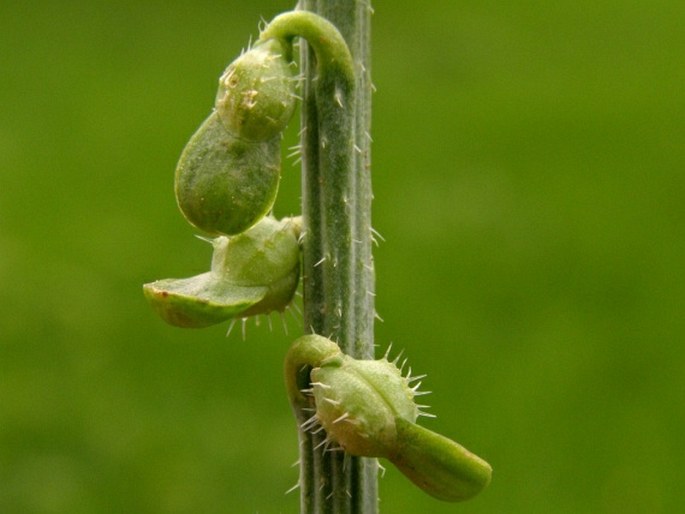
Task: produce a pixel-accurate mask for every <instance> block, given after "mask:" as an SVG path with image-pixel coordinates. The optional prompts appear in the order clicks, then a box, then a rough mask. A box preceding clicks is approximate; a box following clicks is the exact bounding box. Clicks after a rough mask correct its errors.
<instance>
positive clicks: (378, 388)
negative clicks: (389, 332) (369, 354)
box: [285, 335, 492, 501]
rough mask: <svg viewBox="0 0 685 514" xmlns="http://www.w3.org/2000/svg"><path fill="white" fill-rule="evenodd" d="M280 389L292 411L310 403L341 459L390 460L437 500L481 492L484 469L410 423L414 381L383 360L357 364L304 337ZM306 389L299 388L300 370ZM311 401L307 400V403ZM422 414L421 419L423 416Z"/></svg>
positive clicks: (487, 470) (486, 476)
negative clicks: (343, 454)
mask: <svg viewBox="0 0 685 514" xmlns="http://www.w3.org/2000/svg"><path fill="white" fill-rule="evenodd" d="M285 369H286V383H287V385H288V393H289V396H290V399H291V402H292V404H293V406H294V407H295V408H296V409H304V408H306V406H307V403H306V399H307V398H306V396H305V395H304V394H303V393H305V394H310V395H311V396H312V397H313V403H314V407H315V409H316V415H315V417H314V418H311V419H309V420H307V421H305V422H304V423H303V425H302V427H303V429H305V430H306V429H310V428H313V427H314V425H315V422H318V423H319V424H320V425H321V426H322V427H323V428H324V429H325V430H326V436H327V440H328V441H329V442H331V443H337V444H339V445H340V446H341V447H342V448H343V449H344V450H345V451H346V452H347V453H349V454H351V455H357V456H363V457H384V458H387V459H388V460H390V461H391V462H392V463H393V464H395V465H396V466H397V468H398V469H399V470H400V471H401V472H402V473H404V474H405V475H406V476H407V477H408V478H409V479H410V480H411V481H412V482H414V484H416V485H418V486H419V487H420V488H421V489H423V490H424V491H426V492H427V493H428V494H430V495H432V496H434V497H435V498H438V499H440V500H443V501H462V500H467V499H469V498H471V497H472V496H474V495H476V494H477V493H479V492H480V491H482V490H483V489H484V488H485V487H486V486H487V485H488V484H489V483H490V479H491V476H492V468H491V467H490V465H489V464H488V463H487V462H485V461H484V460H483V459H481V458H480V457H478V456H476V455H474V454H472V453H471V452H469V451H468V450H466V449H465V448H463V447H462V446H460V445H459V444H457V443H455V442H454V441H452V440H450V439H448V438H446V437H444V436H442V435H439V434H436V433H435V432H432V431H430V430H428V429H426V428H424V427H421V426H419V425H417V424H416V423H415V422H416V419H417V417H418V416H420V415H422V413H421V412H420V410H419V406H418V405H416V403H415V402H414V398H415V396H417V395H418V394H421V393H419V392H417V389H418V387H417V386H414V387H411V386H410V383H412V382H414V381H415V380H416V379H415V378H414V379H412V378H411V377H409V376H406V377H404V376H402V374H401V371H400V370H399V369H398V368H397V366H396V365H395V362H388V360H387V359H386V358H383V359H379V360H357V359H354V358H352V357H350V356H348V355H344V354H343V353H342V352H341V351H340V349H339V348H338V347H337V346H336V345H335V343H333V342H332V341H329V340H328V339H326V338H324V337H321V336H318V335H307V336H303V337H301V338H299V339H298V340H297V341H295V342H294V343H293V345H292V346H291V349H290V351H289V352H288V356H287V357H286V367H285ZM308 369H311V371H310V372H309V375H310V377H309V383H310V384H311V387H309V386H305V388H304V389H303V380H302V379H303V377H302V376H301V373H302V372H303V370H304V371H305V372H306V370H308ZM310 401H311V399H310ZM424 415H426V414H424Z"/></svg>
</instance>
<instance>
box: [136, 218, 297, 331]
mask: <svg viewBox="0 0 685 514" xmlns="http://www.w3.org/2000/svg"><path fill="white" fill-rule="evenodd" d="M297 237H298V227H297V224H296V223H294V222H293V220H291V219H287V220H282V221H277V220H275V219H273V218H270V217H267V218H264V219H263V220H262V221H260V222H259V223H258V224H257V225H255V226H254V227H253V228H251V229H250V230H248V231H246V232H244V233H242V234H238V235H236V236H233V237H230V238H228V237H225V236H221V237H218V238H216V239H214V240H213V241H212V244H213V246H214V253H213V256H212V266H211V269H210V271H209V272H207V273H202V274H201V275H196V276H194V277H190V278H182V279H165V280H158V281H156V282H152V283H149V284H145V285H144V286H143V291H144V293H145V297H146V298H147V299H148V301H149V302H150V304H151V305H152V307H153V308H154V309H155V311H157V313H158V314H159V315H160V316H161V317H162V319H164V320H165V321H166V322H167V323H169V324H171V325H175V326H179V327H187V328H200V327H206V326H209V325H214V324H216V323H221V322H222V321H225V320H227V319H230V318H238V317H239V318H244V317H247V316H253V315H258V314H268V313H270V312H271V311H274V310H276V311H283V310H284V309H285V308H286V307H287V306H288V304H289V303H290V301H291V300H292V297H293V295H294V294H295V290H296V289H297V284H298V282H299V274H300V253H299V247H298V243H297Z"/></svg>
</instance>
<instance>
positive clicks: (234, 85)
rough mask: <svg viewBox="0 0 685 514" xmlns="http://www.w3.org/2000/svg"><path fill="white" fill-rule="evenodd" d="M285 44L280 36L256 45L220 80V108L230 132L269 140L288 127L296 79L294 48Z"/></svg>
mask: <svg viewBox="0 0 685 514" xmlns="http://www.w3.org/2000/svg"><path fill="white" fill-rule="evenodd" d="M285 45H286V44H285V43H284V42H282V41H281V40H278V39H270V40H268V41H264V42H260V43H258V44H256V45H255V46H253V47H252V48H251V49H250V50H248V51H247V52H245V53H244V54H242V55H241V56H240V57H238V58H237V59H236V60H235V61H233V62H232V63H231V64H230V66H229V67H228V68H226V71H225V72H224V74H223V75H222V76H221V78H220V79H219V91H218V92H217V97H216V110H217V112H218V113H219V117H220V118H221V122H222V123H223V124H224V126H225V127H226V129H227V130H228V131H229V132H230V133H232V134H234V135H236V136H238V137H240V138H244V139H248V140H250V141H265V140H268V139H272V138H274V137H275V136H277V135H279V134H280V133H281V132H282V131H283V129H285V126H286V125H287V124H288V121H290V118H291V117H292V115H293V112H294V110H295V99H296V96H295V83H296V81H295V77H294V75H293V72H292V69H291V63H290V61H289V59H287V58H286V57H287V55H288V54H289V53H290V52H291V50H290V49H289V48H286V47H285ZM288 46H289V45H288Z"/></svg>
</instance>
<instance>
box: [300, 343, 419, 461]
mask: <svg viewBox="0 0 685 514" xmlns="http://www.w3.org/2000/svg"><path fill="white" fill-rule="evenodd" d="M311 377H312V383H313V384H324V385H322V386H321V385H319V386H315V387H314V399H315V401H316V408H317V410H316V415H317V417H318V419H319V422H320V423H321V425H322V426H323V427H324V428H325V429H326V433H327V434H328V436H329V437H330V438H331V440H333V441H335V442H337V443H338V444H339V445H340V446H342V447H343V448H344V449H345V451H346V452H348V453H350V454H351V455H363V456H367V457H387V456H388V455H390V454H391V453H393V449H394V448H395V447H396V446H397V430H396V428H395V418H397V417H398V416H399V417H401V418H404V419H406V420H407V421H409V422H411V423H413V422H415V421H416V418H417V416H418V408H417V407H416V404H415V403H414V391H412V389H411V388H410V387H409V385H408V383H407V379H405V378H404V377H402V375H401V374H400V370H399V369H397V366H395V365H394V364H392V363H390V362H388V361H387V360H385V359H381V360H356V359H353V358H352V357H349V356H347V355H342V354H341V356H340V358H339V359H338V360H337V361H336V362H332V361H327V362H326V363H325V364H323V365H322V366H321V367H319V368H315V369H313V370H312V373H311ZM341 417H344V420H345V421H343V422H340V421H337V420H340V419H341Z"/></svg>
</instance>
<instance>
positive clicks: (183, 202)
mask: <svg viewBox="0 0 685 514" xmlns="http://www.w3.org/2000/svg"><path fill="white" fill-rule="evenodd" d="M280 162H281V149H280V136H276V137H275V138H272V139H270V140H267V141H257V142H254V141H246V140H244V139H240V138H238V137H235V136H234V135H232V134H231V133H229V132H228V131H227V130H226V128H225V127H224V126H223V124H222V123H221V121H220V119H219V115H218V114H217V113H216V112H214V113H212V114H211V115H210V116H209V118H207V119H206V120H205V122H204V123H203V124H202V125H201V126H200V128H199V129H198V130H197V132H196V133H195V134H194V135H193V137H192V138H191V139H190V141H189V142H188V144H187V145H186V147H185V149H184V150H183V153H182V154H181V158H180V160H179V162H178V165H177V167H176V180H175V191H176V201H177V203H178V206H179V208H180V209H181V212H183V215H184V216H185V217H186V219H187V220H188V221H189V222H190V223H191V224H192V225H194V226H196V227H197V228H199V229H200V230H203V231H205V232H207V233H209V234H226V235H233V234H239V233H240V232H243V231H245V230H247V229H248V228H250V227H251V226H252V225H254V224H255V223H256V222H257V221H259V220H260V219H261V218H263V217H264V216H265V215H266V214H267V213H268V212H269V211H270V210H271V208H272V207H273V204H274V201H275V200H276V193H277V192H278V183H279V180H280V171H281V168H280Z"/></svg>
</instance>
